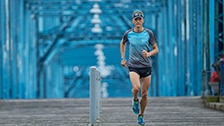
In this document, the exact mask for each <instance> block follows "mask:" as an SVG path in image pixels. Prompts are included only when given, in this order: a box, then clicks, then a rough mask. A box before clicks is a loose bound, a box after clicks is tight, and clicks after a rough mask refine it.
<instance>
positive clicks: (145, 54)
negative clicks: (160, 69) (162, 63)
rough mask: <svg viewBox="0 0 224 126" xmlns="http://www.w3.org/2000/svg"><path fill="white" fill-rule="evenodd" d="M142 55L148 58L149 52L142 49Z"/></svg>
mask: <svg viewBox="0 0 224 126" xmlns="http://www.w3.org/2000/svg"><path fill="white" fill-rule="evenodd" d="M142 55H143V57H145V58H147V57H148V52H147V51H145V50H142Z"/></svg>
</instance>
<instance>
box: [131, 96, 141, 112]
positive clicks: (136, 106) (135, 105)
mask: <svg viewBox="0 0 224 126" xmlns="http://www.w3.org/2000/svg"><path fill="white" fill-rule="evenodd" d="M132 110H133V113H134V114H136V115H138V114H139V100H134V99H133V100H132Z"/></svg>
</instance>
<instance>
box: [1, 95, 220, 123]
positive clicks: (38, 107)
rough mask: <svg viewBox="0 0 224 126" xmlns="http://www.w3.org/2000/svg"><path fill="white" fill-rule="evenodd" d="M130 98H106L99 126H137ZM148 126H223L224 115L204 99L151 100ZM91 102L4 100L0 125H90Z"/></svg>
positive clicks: (79, 100)
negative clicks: (205, 102)
mask: <svg viewBox="0 0 224 126" xmlns="http://www.w3.org/2000/svg"><path fill="white" fill-rule="evenodd" d="M136 119H137V116H136V115H134V114H133V113H132V111H131V99H130V98H116V99H102V112H101V116H100V119H99V120H98V121H97V123H96V124H95V126H137V120H136ZM145 121H146V126H223V125H224V112H221V111H216V110H212V109H209V108H206V107H204V104H203V103H202V99H201V98H200V97H158V98H155V97H153V98H151V97H150V98H149V102H148V106H147V109H146V113H145ZM88 123H89V100H88V99H48V100H47V99H46V100H7V101H0V126H88Z"/></svg>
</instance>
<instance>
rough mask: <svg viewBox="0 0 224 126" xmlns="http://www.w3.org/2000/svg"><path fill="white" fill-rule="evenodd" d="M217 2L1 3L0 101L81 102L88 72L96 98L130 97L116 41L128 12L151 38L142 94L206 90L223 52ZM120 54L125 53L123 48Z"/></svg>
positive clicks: (6, 0) (223, 24)
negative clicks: (137, 13)
mask: <svg viewBox="0 0 224 126" xmlns="http://www.w3.org/2000/svg"><path fill="white" fill-rule="evenodd" d="M223 4H224V0H215V1H214V0H1V1H0V17H1V18H0V98H1V99H31V98H32V99H38V98H87V97H89V68H90V67H91V66H96V67H97V68H98V69H99V70H100V72H101V76H102V86H101V93H102V96H103V97H131V84H130V81H129V77H128V70H127V68H123V67H121V66H120V51H119V43H120V40H121V38H122V36H123V33H124V32H125V30H127V29H130V28H132V27H133V25H132V23H131V14H132V12H133V10H135V9H141V10H142V11H143V12H144V13H145V24H144V26H145V27H147V28H151V29H152V30H153V31H154V32H155V34H156V36H157V38H158V46H159V54H158V55H156V56H153V57H152V59H153V66H154V67H153V76H152V84H151V87H150V90H149V95H150V96H202V95H207V94H209V93H212V92H211V87H210V86H209V85H208V81H209V78H210V75H211V72H212V71H213V70H214V69H213V68H212V64H213V63H214V62H215V61H217V60H218V58H219V55H220V54H221V53H223V52H224V40H223V28H224V19H223V13H224V9H223V8H224V7H223ZM127 51H128V50H127Z"/></svg>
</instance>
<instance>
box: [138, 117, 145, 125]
mask: <svg viewBox="0 0 224 126" xmlns="http://www.w3.org/2000/svg"><path fill="white" fill-rule="evenodd" d="M138 124H139V125H140V126H145V120H144V118H143V116H142V115H139V116H138Z"/></svg>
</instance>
